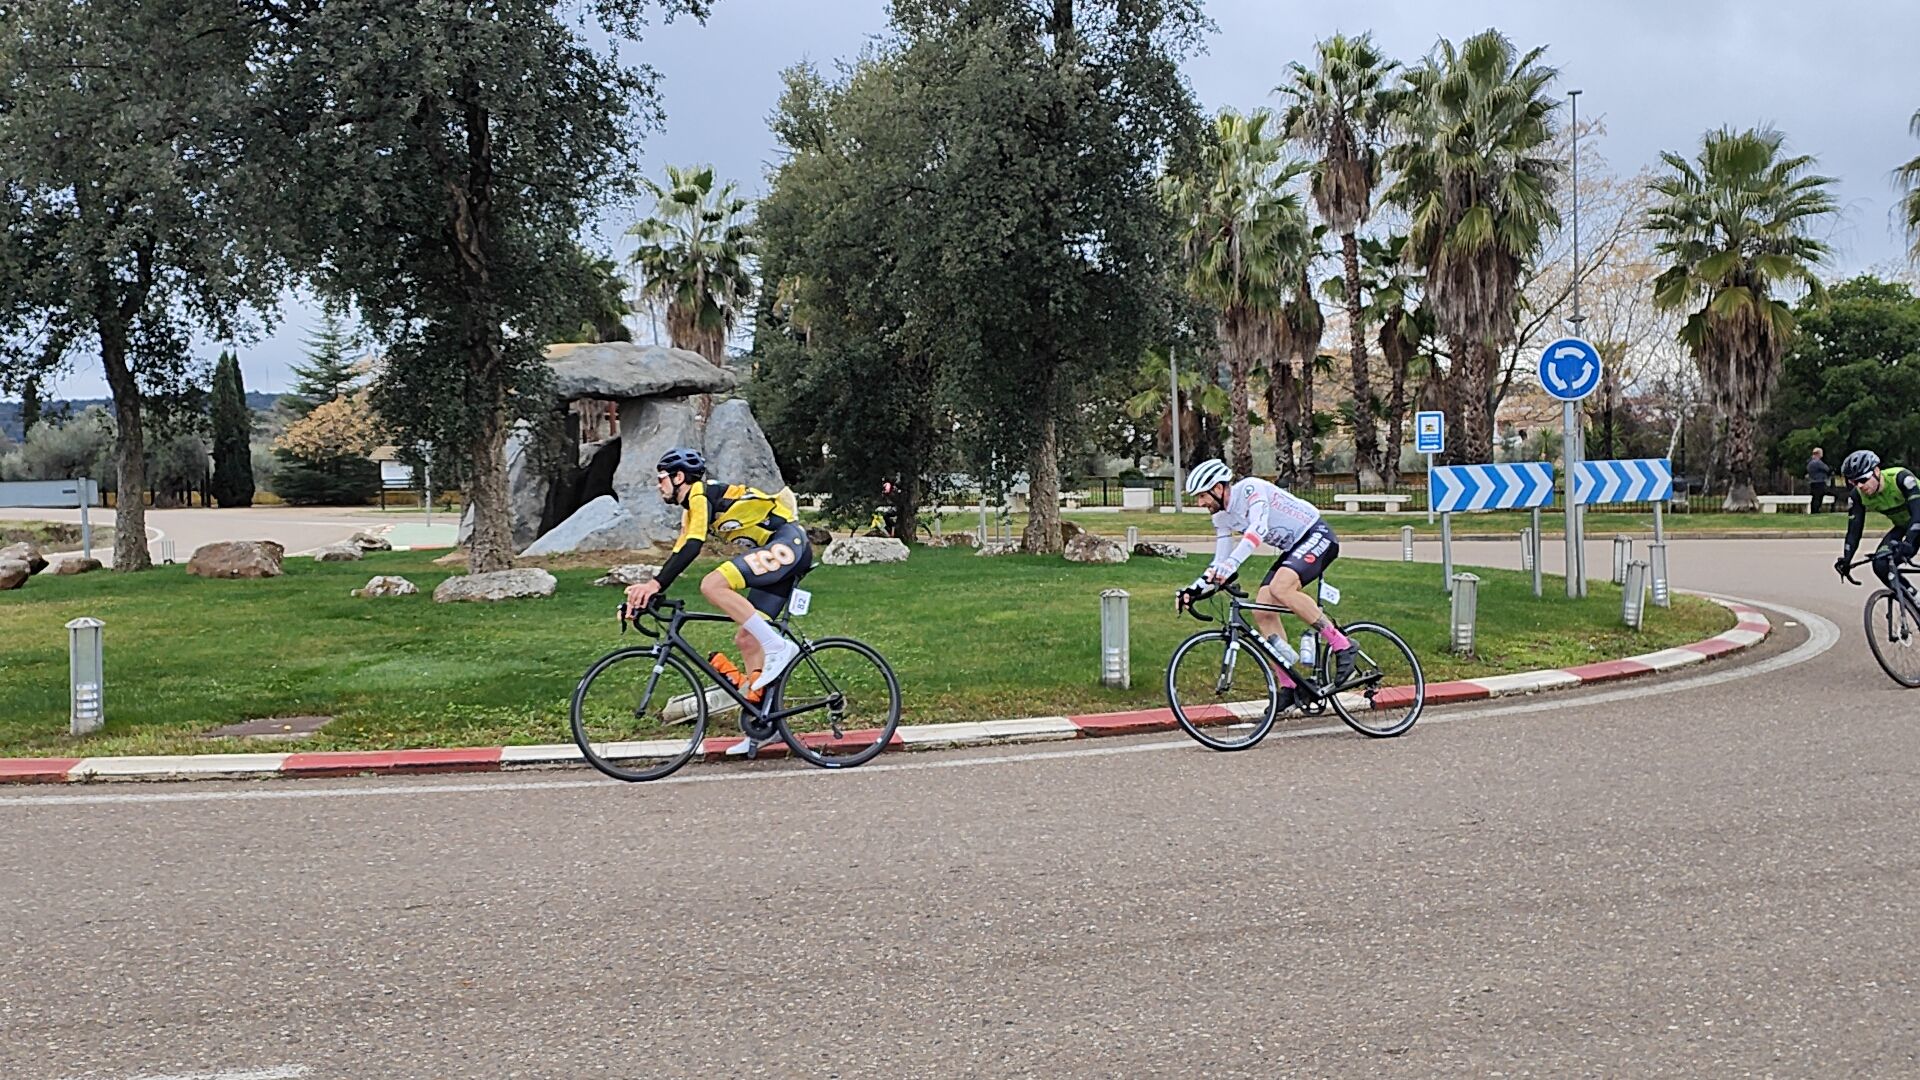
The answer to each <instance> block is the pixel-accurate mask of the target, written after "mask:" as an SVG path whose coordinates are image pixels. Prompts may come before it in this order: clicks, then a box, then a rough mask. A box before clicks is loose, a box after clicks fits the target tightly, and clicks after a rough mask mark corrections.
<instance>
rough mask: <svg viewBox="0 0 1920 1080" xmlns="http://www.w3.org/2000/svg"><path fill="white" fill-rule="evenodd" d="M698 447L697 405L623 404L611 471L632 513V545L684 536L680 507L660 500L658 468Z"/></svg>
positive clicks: (678, 401) (672, 401)
mask: <svg viewBox="0 0 1920 1080" xmlns="http://www.w3.org/2000/svg"><path fill="white" fill-rule="evenodd" d="M709 366H711V365H709ZM715 370H718V369H717V368H716V369H715ZM698 445H700V424H699V421H698V420H697V419H696V418H695V416H694V407H693V402H691V401H688V400H686V399H684V398H645V399H642V400H638V401H622V402H621V403H620V464H619V466H618V467H617V468H616V469H614V472H613V493H614V495H615V496H617V497H618V498H619V499H620V505H621V506H624V507H626V509H627V513H629V514H631V515H633V522H634V538H635V542H634V543H632V544H630V545H628V546H629V547H633V548H644V547H647V546H649V545H652V544H671V543H672V542H673V540H674V538H675V537H677V536H679V535H680V508H679V507H677V506H671V505H668V504H667V503H665V502H662V501H661V499H660V484H659V481H658V479H657V477H658V474H657V473H656V472H655V471H654V467H655V466H657V465H658V464H659V463H660V459H661V458H662V457H664V456H665V455H666V452H667V451H668V450H671V449H673V448H674V447H676V446H698ZM714 475H715V476H716V477H718V476H719V474H718V473H715V474H714ZM729 479H730V478H729Z"/></svg>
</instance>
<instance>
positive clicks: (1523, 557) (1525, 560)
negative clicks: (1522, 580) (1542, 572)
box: [1520, 527, 1533, 573]
mask: <svg viewBox="0 0 1920 1080" xmlns="http://www.w3.org/2000/svg"><path fill="white" fill-rule="evenodd" d="M1520 569H1522V570H1525V571H1527V572H1528V573H1531V572H1532V571H1533V529H1532V528H1531V527H1528V528H1525V529H1521V530H1520Z"/></svg>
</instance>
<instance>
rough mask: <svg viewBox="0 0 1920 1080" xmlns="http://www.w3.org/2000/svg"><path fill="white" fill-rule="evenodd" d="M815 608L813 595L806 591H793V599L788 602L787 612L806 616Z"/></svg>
mask: <svg viewBox="0 0 1920 1080" xmlns="http://www.w3.org/2000/svg"><path fill="white" fill-rule="evenodd" d="M812 606H813V594H812V593H810V592H808V591H807V590H805V589H795V590H793V599H791V600H789V601H787V610H788V611H789V612H791V613H793V614H795V615H805V614H806V613H807V609H808V608H810V607H812Z"/></svg>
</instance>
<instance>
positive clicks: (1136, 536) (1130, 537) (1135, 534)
mask: <svg viewBox="0 0 1920 1080" xmlns="http://www.w3.org/2000/svg"><path fill="white" fill-rule="evenodd" d="M1139 546H1140V526H1138V525H1129V526H1127V550H1128V551H1132V550H1133V549H1134V548H1136V547H1139Z"/></svg>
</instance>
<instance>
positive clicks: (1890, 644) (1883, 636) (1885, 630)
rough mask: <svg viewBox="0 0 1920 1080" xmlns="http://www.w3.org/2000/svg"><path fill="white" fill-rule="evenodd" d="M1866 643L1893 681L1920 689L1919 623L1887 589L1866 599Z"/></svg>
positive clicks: (1905, 606) (1910, 687)
mask: <svg viewBox="0 0 1920 1080" xmlns="http://www.w3.org/2000/svg"><path fill="white" fill-rule="evenodd" d="M1866 619H1867V644H1868V645H1870V646H1872V647H1873V658H1874V659H1875V660H1878V661H1880V667H1881V668H1882V669H1884V670H1885V671H1886V673H1887V674H1888V675H1889V676H1891V677H1892V678H1893V681H1894V682H1897V683H1899V684H1900V685H1901V686H1904V687H1907V688H1909V689H1912V688H1915V687H1920V620H1915V619H1914V617H1913V612H1911V611H1909V610H1908V609H1907V605H1905V604H1903V603H1901V602H1900V598H1899V597H1898V596H1895V595H1894V594H1893V591H1892V590H1890V589H1881V590H1880V591H1879V592H1876V593H1874V594H1873V595H1872V596H1869V597H1867V615H1866Z"/></svg>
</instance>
